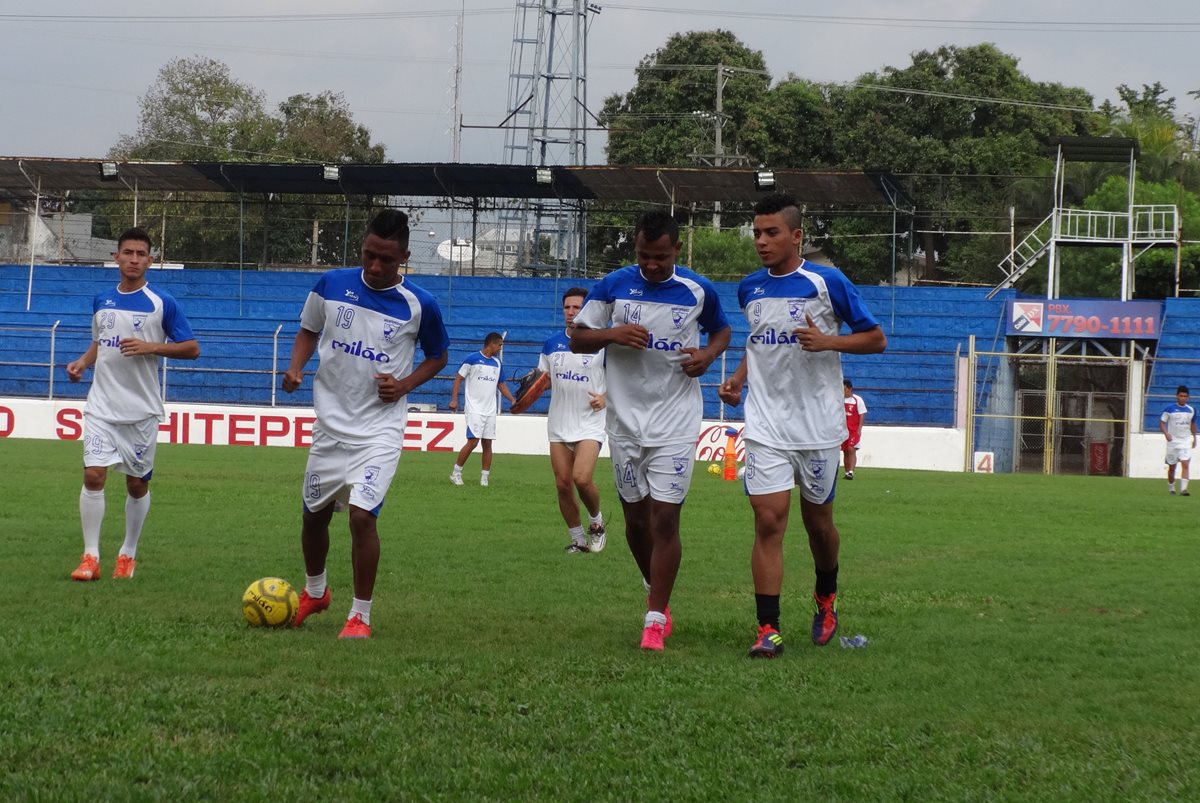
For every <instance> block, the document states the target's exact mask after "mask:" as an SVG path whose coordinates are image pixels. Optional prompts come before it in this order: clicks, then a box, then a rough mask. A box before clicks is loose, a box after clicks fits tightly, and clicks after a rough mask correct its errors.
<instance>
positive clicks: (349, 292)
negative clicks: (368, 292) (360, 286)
mask: <svg viewBox="0 0 1200 803" xmlns="http://www.w3.org/2000/svg"><path fill="white" fill-rule="evenodd" d="M346 298H348V299H350V300H351V301H358V293H356V292H354V291H353V290H347V291H346Z"/></svg>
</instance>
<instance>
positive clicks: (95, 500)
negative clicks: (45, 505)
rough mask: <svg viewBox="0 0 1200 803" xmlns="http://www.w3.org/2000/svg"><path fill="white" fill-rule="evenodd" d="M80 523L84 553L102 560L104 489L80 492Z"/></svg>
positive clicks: (84, 488) (85, 488) (83, 489)
mask: <svg viewBox="0 0 1200 803" xmlns="http://www.w3.org/2000/svg"><path fill="white" fill-rule="evenodd" d="M79 522H80V524H82V525H83V551H84V553H86V554H88V555H94V556H95V557H96V560H99V559H100V525H101V524H103V523H104V489H103V488H101V489H100V490H99V491H89V490H88V489H87V486H86V485H85V486H84V487H83V488H81V489H80V490H79Z"/></svg>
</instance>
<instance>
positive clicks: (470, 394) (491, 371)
mask: <svg viewBox="0 0 1200 803" xmlns="http://www.w3.org/2000/svg"><path fill="white" fill-rule="evenodd" d="M503 348H504V336H503V335H501V334H500V333H499V332H489V333H488V334H487V336H486V337H484V339H483V348H482V349H480V350H479V351H477V352H475V353H474V354H472V355H471V356H469V357H467V358H466V359H465V360H463V364H462V365H460V366H459V368H458V373H457V374H455V375H454V386H453V387H452V388H450V409H451V410H452V411H453V410H457V409H458V389H459V387H460V386H462V385H464V384H465V385H466V390H465V391H464V392H463V397H464V400H465V402H466V404H465V405H464V410H463V417H464V418H466V420H467V442H466V443H465V444H463V447H462V448H461V449H459V450H458V458H457V459H456V460H455V461H454V468H453V469H451V471H450V482H452V483H454V484H455V485H462V484H463V478H462V470H463V466H465V465H466V464H467V458H468V457H470V456H471V452H473V451H475V447H476V446H478V445H479V444H480V443H482V444H483V449H482V450H481V454H480V461H481V465H482V470H481V471H480V473H479V484H480V485H482V486H483V487H485V488H486V487H487V485H488V482H489V478H490V477H491V474H492V441H493V440H495V439H496V418H497V417H498V416H499V415H500V396H504V398H506V399H508V403H509V404H512V403H513V402H514V401H515V399H513V395H512V391H510V390H509V389H508V385H506V384H504V382H502V381H501V379H500V374H501V372H502V371H503V370H504V363H503V362H501V360H500V350H501V349H503ZM497 394H499V395H497Z"/></svg>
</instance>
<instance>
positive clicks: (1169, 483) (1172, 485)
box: [1167, 480, 1175, 491]
mask: <svg viewBox="0 0 1200 803" xmlns="http://www.w3.org/2000/svg"><path fill="white" fill-rule="evenodd" d="M1167 487H1168V488H1170V489H1171V490H1172V491H1173V490H1175V480H1167Z"/></svg>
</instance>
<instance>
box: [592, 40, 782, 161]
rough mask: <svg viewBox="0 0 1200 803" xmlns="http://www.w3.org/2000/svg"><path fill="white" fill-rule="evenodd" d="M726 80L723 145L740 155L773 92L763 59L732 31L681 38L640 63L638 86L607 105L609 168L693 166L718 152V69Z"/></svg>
mask: <svg viewBox="0 0 1200 803" xmlns="http://www.w3.org/2000/svg"><path fill="white" fill-rule="evenodd" d="M718 64H720V65H723V66H724V67H725V68H727V70H726V72H725V74H724V76H723V77H722V79H723V88H722V93H721V98H722V114H723V118H724V128H723V129H722V140H723V142H722V144H723V146H724V149H725V150H726V152H727V153H730V154H732V153H735V152H736V150H737V147H738V134H739V131H740V130H741V127H742V125H743V124H744V123H745V122H746V118H747V115H748V113H749V110H750V108H751V107H752V106H753V105H754V104H755V102H756V100H757V98H758V97H759V95H761V93H762V92H763V91H765V90H766V88H767V87H768V86H769V85H770V80H771V79H770V75H769V74H768V73H767V69H766V62H765V61H764V60H763V56H762V53H761V52H760V51H757V50H751V49H749V48H748V47H746V46H745V45H744V44H742V42H741V41H740V40H738V38H737V37H736V36H734V35H733V34H732V33H730V32H729V31H720V30H718V31H693V32H691V33H686V34H675V35H673V36H672V37H671V38H670V39H668V40H667V43H666V44H665V45H663V46H662V47H661V48H659V49H658V50H656V51H655V52H654V53H652V54H650V55H649V56H646V57H645V58H643V59H642V60H641V62H640V63H639V64H638V67H637V71H636V72H637V82H636V83H635V84H634V87H633V88H632V89H631V90H630V91H629V92H627V93H625V94H624V95H621V94H613V95H609V96H608V97H607V98H605V100H604V106H603V110H602V112H601V114H600V120H601V122H602V123H603V124H604V125H606V126H608V127H609V137H608V149H607V152H608V163H609V164H646V165H688V164H693V163H695V162H696V161H697V160H696V159H695V158H694V157H693V154H708V153H712V152H713V147H714V142H713V131H714V129H713V125H714V122H715V118H714V117H713V115H715V114H716V103H717V80H718V76H717V65H718Z"/></svg>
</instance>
